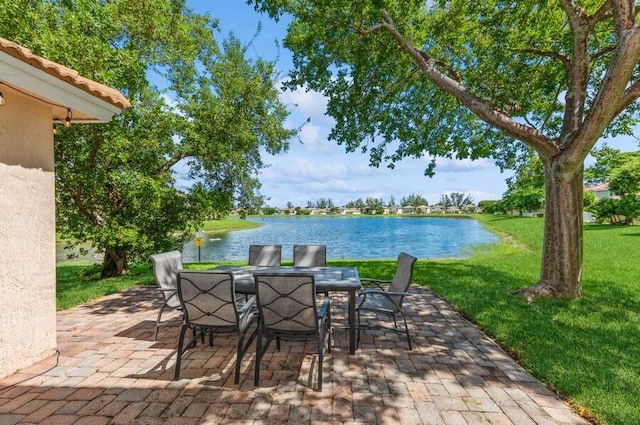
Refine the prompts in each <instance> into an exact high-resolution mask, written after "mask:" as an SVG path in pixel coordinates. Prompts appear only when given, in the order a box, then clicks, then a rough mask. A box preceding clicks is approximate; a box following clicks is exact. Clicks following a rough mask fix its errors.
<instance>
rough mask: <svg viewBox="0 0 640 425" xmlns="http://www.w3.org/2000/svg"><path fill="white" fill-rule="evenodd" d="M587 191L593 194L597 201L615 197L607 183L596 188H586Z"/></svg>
mask: <svg viewBox="0 0 640 425" xmlns="http://www.w3.org/2000/svg"><path fill="white" fill-rule="evenodd" d="M584 190H585V191H587V192H591V193H593V196H595V197H596V199H605V198H612V197H615V195H613V193H611V191H610V190H609V185H608V184H607V183H602V184H599V185H596V186H588V187H585V188H584Z"/></svg>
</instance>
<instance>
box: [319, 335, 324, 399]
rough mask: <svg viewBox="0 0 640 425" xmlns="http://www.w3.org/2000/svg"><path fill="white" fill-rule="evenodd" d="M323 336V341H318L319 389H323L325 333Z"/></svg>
mask: <svg viewBox="0 0 640 425" xmlns="http://www.w3.org/2000/svg"><path fill="white" fill-rule="evenodd" d="M321 336H322V342H321V341H318V391H322V363H323V360H324V343H325V341H324V335H321Z"/></svg>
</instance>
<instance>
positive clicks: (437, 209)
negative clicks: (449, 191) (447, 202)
mask: <svg viewBox="0 0 640 425" xmlns="http://www.w3.org/2000/svg"><path fill="white" fill-rule="evenodd" d="M431 212H432V213H434V214H442V213H444V208H443V207H442V205H440V204H437V205H432V206H431Z"/></svg>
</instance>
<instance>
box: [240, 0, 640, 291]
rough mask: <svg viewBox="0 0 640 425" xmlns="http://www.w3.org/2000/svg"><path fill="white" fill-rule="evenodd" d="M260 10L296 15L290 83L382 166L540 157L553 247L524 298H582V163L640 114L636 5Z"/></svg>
mask: <svg viewBox="0 0 640 425" xmlns="http://www.w3.org/2000/svg"><path fill="white" fill-rule="evenodd" d="M250 3H252V4H254V5H255V7H256V9H257V10H260V11H266V12H268V13H269V14H270V15H271V16H273V17H278V16H281V15H282V14H283V13H287V14H289V15H290V16H292V22H291V24H290V26H289V29H288V35H287V38H286V40H285V43H284V44H285V46H286V47H288V48H290V49H291V50H292V51H293V53H294V65H295V70H294V71H293V72H292V78H291V86H296V85H304V86H306V87H307V88H309V89H314V90H318V91H320V92H322V93H324V94H325V95H326V96H328V98H329V103H328V113H329V114H330V115H331V116H332V117H334V118H335V120H336V125H335V127H334V129H333V131H332V133H331V138H332V139H334V140H336V141H338V142H339V143H343V144H345V145H346V147H347V149H348V150H354V149H356V148H368V149H369V151H370V154H371V161H372V163H373V164H374V165H378V164H380V163H381V162H385V161H388V162H391V163H393V162H394V161H399V160H401V159H402V158H404V157H408V156H414V157H420V156H423V155H424V154H425V152H426V153H429V154H430V156H431V157H432V158H435V157H437V156H449V157H451V156H455V157H457V158H479V157H492V158H494V159H495V160H496V161H497V163H498V165H499V166H501V167H513V166H514V165H515V163H514V160H516V159H517V158H518V157H519V156H520V155H522V156H523V157H526V155H527V149H531V150H533V151H534V152H535V153H536V154H537V155H538V157H539V159H540V161H541V162H542V164H543V166H544V181H545V192H546V203H545V225H544V244H543V252H542V261H541V263H542V266H541V272H540V278H539V281H538V282H537V283H536V284H535V285H532V286H531V287H529V288H524V289H523V290H522V292H521V293H522V294H523V295H524V296H526V297H528V298H530V297H535V296H540V295H541V296H557V297H569V298H572V297H579V296H581V291H582V290H581V288H582V283H581V279H582V263H583V256H582V237H583V234H582V184H583V181H582V175H583V163H584V159H585V157H586V156H587V154H588V153H589V151H590V150H591V149H592V148H593V147H594V145H595V143H596V142H597V141H598V139H600V138H601V137H602V136H606V135H614V134H619V133H627V134H628V133H629V132H630V131H631V128H632V125H633V124H634V123H635V122H636V121H637V118H638V116H637V110H638V105H637V103H636V99H637V98H638V95H640V81H639V80H638V76H639V75H640V73H639V72H638V69H637V64H638V60H639V58H640V29H639V28H638V25H637V24H636V15H637V12H638V10H637V5H636V4H635V3H634V2H633V1H631V0H608V1H602V0H600V1H596V0H581V1H578V0H575V1H572V0H558V1H536V0H529V1H519V2H504V1H502V0H486V1H468V0H447V1H445V0H440V1H438V0H434V1H425V0H402V1H399V0H375V1H373V0H371V1H364V0H363V1H352V0H324V1H322V0H316V1H310V0H252V1H250ZM434 165H435V162H432V163H431V165H430V166H429V167H428V168H427V169H426V174H429V175H430V174H432V173H433V168H434Z"/></svg>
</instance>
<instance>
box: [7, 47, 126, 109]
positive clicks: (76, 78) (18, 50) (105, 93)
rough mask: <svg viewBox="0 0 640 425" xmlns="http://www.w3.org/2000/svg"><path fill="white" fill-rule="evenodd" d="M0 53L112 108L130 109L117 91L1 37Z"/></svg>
mask: <svg viewBox="0 0 640 425" xmlns="http://www.w3.org/2000/svg"><path fill="white" fill-rule="evenodd" d="M0 52H4V53H6V54H8V55H10V56H13V57H14V58H16V59H18V60H20V61H22V62H24V63H27V64H29V65H31V66H33V67H35V68H37V69H39V70H41V71H43V72H46V73H47V74H49V75H51V76H53V77H55V78H58V79H59V80H62V81H64V82H66V83H68V84H71V85H72V86H74V87H77V88H78V89H80V90H82V91H85V92H87V93H89V94H91V95H92V96H95V97H97V98H99V99H101V100H103V101H105V102H107V103H110V104H111V105H113V106H116V107H119V108H121V109H127V108H130V107H131V103H129V101H128V100H127V99H126V98H125V97H124V96H123V95H122V93H120V92H119V91H118V90H116V89H113V88H111V87H107V86H105V85H102V84H100V83H96V82H95V81H92V80H90V79H88V78H85V77H82V76H81V75H79V74H78V72H77V71H74V70H73V69H70V68H67V67H66V66H63V65H60V64H58V63H55V62H52V61H50V60H48V59H44V58H42V57H40V56H37V55H34V54H33V53H31V50H29V49H27V48H25V47H22V46H20V45H19V44H16V43H13V42H11V41H9V40H6V39H4V38H2V37H0Z"/></svg>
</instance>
